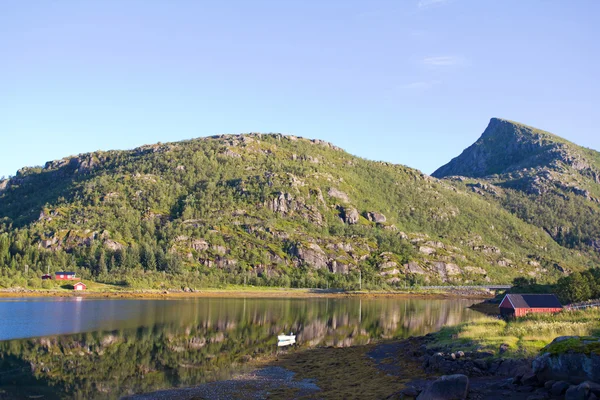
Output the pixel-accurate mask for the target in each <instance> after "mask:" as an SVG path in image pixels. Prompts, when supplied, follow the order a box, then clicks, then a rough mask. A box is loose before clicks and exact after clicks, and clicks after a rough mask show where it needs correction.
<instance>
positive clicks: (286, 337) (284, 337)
mask: <svg viewBox="0 0 600 400" xmlns="http://www.w3.org/2000/svg"><path fill="white" fill-rule="evenodd" d="M277 340H279V341H280V342H287V341H289V340H293V341H294V342H295V341H296V335H292V334H289V335H279V336H277Z"/></svg>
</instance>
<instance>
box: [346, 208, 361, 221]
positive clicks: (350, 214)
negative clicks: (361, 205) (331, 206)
mask: <svg viewBox="0 0 600 400" xmlns="http://www.w3.org/2000/svg"><path fill="white" fill-rule="evenodd" d="M359 218H360V215H359V214H358V211H357V210H356V208H354V207H343V208H342V219H343V220H344V222H345V223H347V224H349V225H354V224H357V223H358V219H359Z"/></svg>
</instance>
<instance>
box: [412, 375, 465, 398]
mask: <svg viewBox="0 0 600 400" xmlns="http://www.w3.org/2000/svg"><path fill="white" fill-rule="evenodd" d="M468 393H469V378H468V377H467V376H466V375H461V374H456V375H444V376H442V377H441V378H439V379H438V380H436V381H435V382H433V383H432V384H431V385H429V386H427V387H426V388H425V390H423V391H422V392H421V394H420V395H419V397H417V400H462V399H466V398H467V394H468Z"/></svg>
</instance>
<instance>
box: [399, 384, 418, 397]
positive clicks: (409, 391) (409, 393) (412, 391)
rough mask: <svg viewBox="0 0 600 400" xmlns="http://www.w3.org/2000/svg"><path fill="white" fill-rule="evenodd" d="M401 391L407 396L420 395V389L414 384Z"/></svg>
mask: <svg viewBox="0 0 600 400" xmlns="http://www.w3.org/2000/svg"><path fill="white" fill-rule="evenodd" d="M400 393H401V394H402V395H403V396H405V397H417V396H418V395H419V391H418V390H417V388H415V387H413V386H408V387H406V388H405V389H403V390H402V391H401V392H400Z"/></svg>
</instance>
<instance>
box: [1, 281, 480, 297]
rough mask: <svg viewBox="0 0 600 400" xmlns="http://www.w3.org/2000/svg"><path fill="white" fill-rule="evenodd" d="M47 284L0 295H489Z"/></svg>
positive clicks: (2, 291)
mask: <svg viewBox="0 0 600 400" xmlns="http://www.w3.org/2000/svg"><path fill="white" fill-rule="evenodd" d="M46 282H47V287H44V288H35V289H31V288H27V289H26V288H9V289H0V297H41V296H61V297H63V296H90V297H92V296H93V297H127V298H146V297H148V298H150V297H151V298H164V297H175V298H177V297H220V296H223V297H232V296H240V297H339V296H361V297H404V296H410V297H423V298H430V299H431V298H440V299H441V298H449V297H462V298H479V299H483V298H487V297H489V296H490V295H489V294H487V293H484V292H473V293H472V294H471V295H467V294H465V293H454V292H452V291H443V290H420V289H409V290H362V291H346V290H341V289H311V288H280V287H272V286H251V285H248V286H247V285H226V286H223V287H208V288H195V289H194V290H193V291H189V292H185V291H183V290H181V289H179V288H174V289H168V290H158V289H131V288H128V287H126V286H121V285H115V284H107V283H100V282H94V281H91V280H86V279H82V280H73V281H54V280H52V281H46ZM77 282H83V283H85V284H86V286H87V289H86V290H85V291H83V292H75V291H74V290H73V285H74V284H75V283H77Z"/></svg>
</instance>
